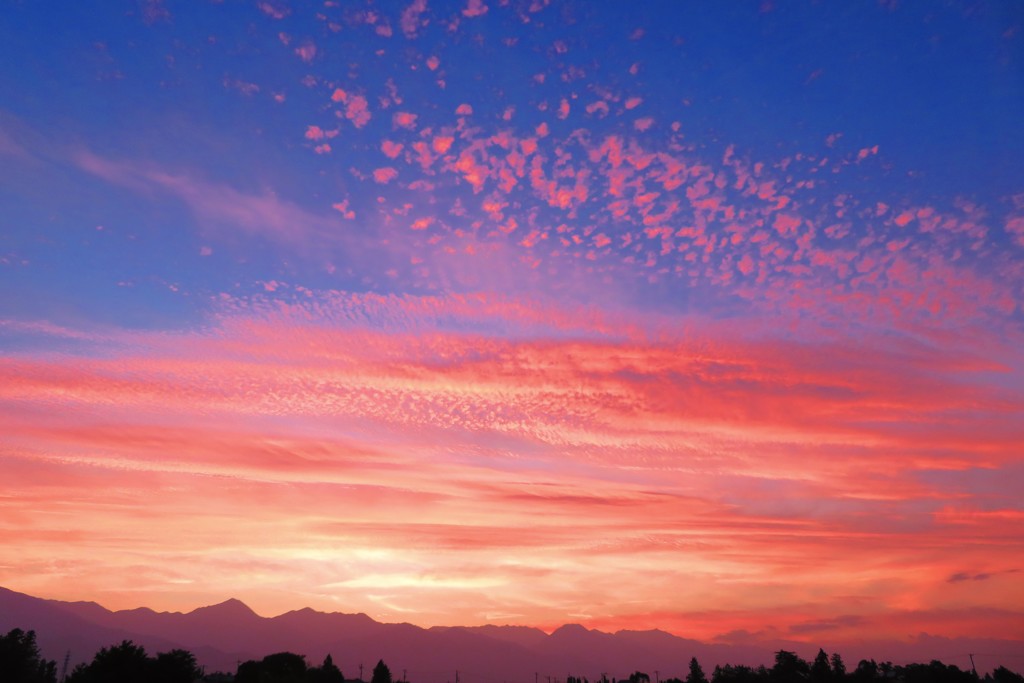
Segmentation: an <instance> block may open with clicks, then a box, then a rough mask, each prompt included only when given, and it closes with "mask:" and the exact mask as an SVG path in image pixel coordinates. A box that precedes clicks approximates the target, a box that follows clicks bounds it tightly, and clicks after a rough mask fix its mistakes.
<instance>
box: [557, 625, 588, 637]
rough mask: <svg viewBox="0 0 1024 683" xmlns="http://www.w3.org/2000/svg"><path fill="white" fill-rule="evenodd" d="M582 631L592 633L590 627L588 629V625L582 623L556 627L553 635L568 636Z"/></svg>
mask: <svg viewBox="0 0 1024 683" xmlns="http://www.w3.org/2000/svg"><path fill="white" fill-rule="evenodd" d="M580 633H590V629H588V628H587V627H586V626H583V625H582V624H564V625H562V626H559V627H558V628H556V629H555V630H554V631H552V632H551V635H553V636H556V635H560V636H568V635H576V634H580Z"/></svg>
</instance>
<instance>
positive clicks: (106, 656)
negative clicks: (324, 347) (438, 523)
mask: <svg viewBox="0 0 1024 683" xmlns="http://www.w3.org/2000/svg"><path fill="white" fill-rule="evenodd" d="M199 682H203V683H362V681H361V680H353V679H346V678H345V677H344V675H342V672H341V670H340V669H338V667H337V666H335V664H334V662H333V660H332V658H331V655H327V657H326V658H325V659H324V661H323V663H322V664H321V665H320V666H311V665H309V664H307V663H306V658H305V657H304V656H303V655H297V654H293V653H291V652H278V653H276V654H272V655H268V656H266V657H264V658H263V659H261V660H250V661H247V662H242V663H240V664H239V665H238V669H237V671H235V673H226V672H216V673H207V672H205V671H203V670H202V668H201V667H199V666H198V664H197V662H196V658H195V655H193V654H192V653H191V652H189V651H187V650H181V649H176V650H171V651H169V652H160V653H158V654H157V655H155V656H150V655H149V654H147V653H146V650H145V649H144V648H142V647H140V646H138V645H136V644H134V643H132V642H131V641H128V640H126V641H123V642H122V643H121V644H120V645H113V646H111V647H105V648H102V649H100V651H99V652H97V653H96V655H95V656H94V657H93V659H92V661H91V662H89V663H83V664H79V665H78V666H76V667H75V668H74V670H72V671H70V672H61V675H58V672H57V663H56V662H54V661H52V660H46V659H43V657H42V656H41V654H40V652H39V647H38V645H37V644H36V634H35V632H33V631H22V630H21V629H14V630H12V631H10V632H9V633H7V634H6V635H0V683H199ZM370 683H393V681H392V678H391V671H390V669H389V668H388V666H387V665H386V664H385V663H384V661H383V660H381V661H379V662H377V666H375V667H374V668H373V675H372V678H371V680H370ZM402 683H406V682H405V681H402ZM426 683H430V682H426ZM565 683H590V680H589V679H587V678H585V677H574V676H570V677H568V678H567V679H566V681H565ZM595 683H651V677H650V676H649V675H648V674H646V673H643V672H641V671H637V672H635V673H633V674H631V675H630V676H629V678H628V679H622V680H621V681H620V680H616V679H614V678H612V679H608V678H607V677H604V676H602V677H601V678H599V679H595ZM657 683H1024V676H1021V675H1020V674H1018V673H1016V672H1013V671H1010V670H1009V669H1007V668H1006V667H1004V666H999V667H998V668H997V669H995V670H994V671H992V672H990V673H986V674H985V675H984V677H979V676H978V675H977V673H976V672H974V671H973V670H971V671H965V670H962V669H960V668H958V667H956V666H954V665H952V664H943V663H942V662H940V661H937V660H932V661H931V662H929V663H928V664H905V665H894V664H892V663H891V662H882V663H876V662H875V660H873V659H872V660H866V659H865V660H861V661H860V662H859V663H858V664H857V667H856V668H855V669H853V670H852V671H847V668H846V665H845V663H844V662H843V659H842V657H840V656H839V653H835V654H833V655H832V656H831V657H830V656H829V655H828V654H827V653H826V652H825V651H824V650H818V655H817V657H815V658H814V661H813V662H807V661H806V660H804V659H801V658H800V657H799V656H797V654H796V653H794V652H789V651H787V650H779V651H778V652H776V653H775V662H774V664H773V665H772V666H771V668H769V667H766V666H758V667H750V666H743V665H738V666H733V665H730V664H727V665H725V666H716V667H715V669H714V671H713V672H712V674H711V678H710V680H709V679H708V677H707V676H706V675H705V673H704V669H703V668H702V667H701V665H700V663H699V662H698V661H697V658H696V657H694V658H692V659H691V660H690V667H689V672H688V673H687V674H686V677H685V678H682V679H680V678H666V679H661V680H659V681H657Z"/></svg>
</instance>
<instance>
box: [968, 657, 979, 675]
mask: <svg viewBox="0 0 1024 683" xmlns="http://www.w3.org/2000/svg"><path fill="white" fill-rule="evenodd" d="M967 656H968V657H970V658H971V671H973V672H974V677H975V678H977V677H978V670H977V669H975V668H974V655H973V654H970V655H967Z"/></svg>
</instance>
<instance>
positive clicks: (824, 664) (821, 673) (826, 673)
mask: <svg viewBox="0 0 1024 683" xmlns="http://www.w3.org/2000/svg"><path fill="white" fill-rule="evenodd" d="M811 680H812V681H814V683H828V682H829V681H831V680H832V666H831V665H830V664H829V662H828V655H827V654H825V651H824V650H822V649H820V648H819V649H818V656H817V657H815V658H814V663H813V664H811Z"/></svg>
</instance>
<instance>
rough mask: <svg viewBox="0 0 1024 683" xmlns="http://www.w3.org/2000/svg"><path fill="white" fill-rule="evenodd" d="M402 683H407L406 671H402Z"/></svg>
mask: <svg viewBox="0 0 1024 683" xmlns="http://www.w3.org/2000/svg"><path fill="white" fill-rule="evenodd" d="M402 683H405V669H402Z"/></svg>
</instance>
